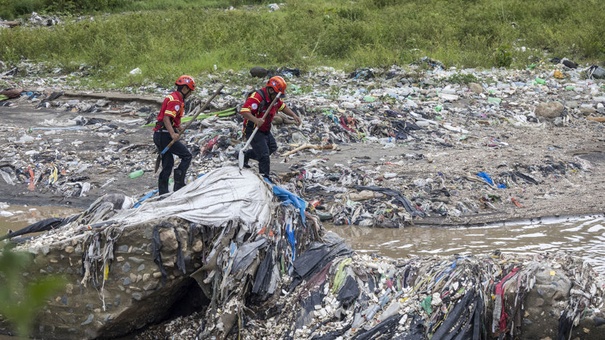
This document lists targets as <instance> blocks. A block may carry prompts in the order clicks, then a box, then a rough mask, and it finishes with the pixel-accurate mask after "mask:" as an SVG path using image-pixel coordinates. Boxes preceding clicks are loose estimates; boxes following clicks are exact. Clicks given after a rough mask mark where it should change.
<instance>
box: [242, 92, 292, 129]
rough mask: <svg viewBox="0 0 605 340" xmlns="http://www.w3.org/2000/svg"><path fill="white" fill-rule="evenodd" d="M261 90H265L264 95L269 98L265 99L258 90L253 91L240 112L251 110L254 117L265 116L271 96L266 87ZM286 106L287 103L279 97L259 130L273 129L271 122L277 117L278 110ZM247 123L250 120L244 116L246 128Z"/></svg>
mask: <svg viewBox="0 0 605 340" xmlns="http://www.w3.org/2000/svg"><path fill="white" fill-rule="evenodd" d="M259 91H262V92H263V95H264V96H265V98H267V100H264V99H263V97H262V96H261V94H259V93H258V91H254V92H252V94H251V95H250V96H249V97H248V99H246V102H245V103H244V106H242V109H241V110H240V114H241V113H244V112H250V113H251V114H252V115H253V116H254V117H258V118H262V117H263V115H264V114H265V111H267V109H268V106H269V104H271V100H270V99H269V98H270V97H269V94H268V93H267V88H266V87H264V88H262V89H260V90H259ZM284 107H286V104H285V103H284V102H283V101H282V100H281V99H277V100H276V101H275V105H273V107H271V108H270V111H269V113H268V114H267V116H266V117H265V123H263V125H262V126H261V127H259V128H258V130H259V131H262V132H269V130H271V122H272V121H273V118H274V117H275V115H276V114H277V112H278V111H281V110H283V109H284ZM250 123H251V122H250ZM247 124H248V120H247V119H245V118H244V128H246V125H247Z"/></svg>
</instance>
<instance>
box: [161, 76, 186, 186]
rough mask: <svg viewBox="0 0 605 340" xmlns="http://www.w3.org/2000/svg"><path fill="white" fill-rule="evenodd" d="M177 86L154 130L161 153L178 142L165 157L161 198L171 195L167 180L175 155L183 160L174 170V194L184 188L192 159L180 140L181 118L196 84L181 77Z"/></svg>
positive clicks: (163, 159) (167, 97) (163, 160)
mask: <svg viewBox="0 0 605 340" xmlns="http://www.w3.org/2000/svg"><path fill="white" fill-rule="evenodd" d="M175 85H176V91H174V92H172V93H171V94H169V95H168V96H166V98H164V102H163V103H162V107H161V109H160V113H158V118H157V122H156V124H155V127H154V128H153V143H155V145H156V146H157V147H158V150H159V152H162V150H164V148H166V146H168V144H170V142H171V141H173V140H174V141H175V142H174V144H172V146H171V147H170V149H168V151H167V152H166V153H165V154H164V155H163V156H162V171H161V172H160V175H159V177H158V191H159V194H160V195H163V194H165V193H168V181H169V180H170V175H171V174H172V168H173V167H174V156H175V155H176V156H178V157H179V158H180V159H181V162H180V164H179V166H178V167H177V168H176V169H174V191H177V190H179V189H180V188H182V187H184V186H185V176H186V174H187V169H189V165H190V164H191V158H192V154H191V152H190V151H189V149H187V147H186V146H185V145H184V144H183V143H181V142H180V141H179V140H178V139H179V132H180V131H181V129H182V128H181V118H182V117H183V113H184V107H185V99H186V98H187V97H189V95H190V94H191V93H192V92H193V90H195V81H194V80H193V78H192V77H191V76H188V75H182V76H180V77H179V78H178V79H177V80H176V82H175Z"/></svg>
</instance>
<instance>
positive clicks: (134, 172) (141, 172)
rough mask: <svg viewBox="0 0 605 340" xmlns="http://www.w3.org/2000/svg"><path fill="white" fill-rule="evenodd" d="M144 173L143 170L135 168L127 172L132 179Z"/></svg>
mask: <svg viewBox="0 0 605 340" xmlns="http://www.w3.org/2000/svg"><path fill="white" fill-rule="evenodd" d="M144 173H145V171H144V170H140V169H139V170H136V171H133V172H131V173H129V174H128V177H130V178H132V179H135V178H139V177H141V176H143V174H144Z"/></svg>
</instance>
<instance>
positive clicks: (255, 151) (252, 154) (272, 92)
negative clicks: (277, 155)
mask: <svg viewBox="0 0 605 340" xmlns="http://www.w3.org/2000/svg"><path fill="white" fill-rule="evenodd" d="M287 86H288V85H287V84H286V81H285V80H284V78H282V77H280V76H274V77H271V79H269V81H268V82H267V85H266V86H265V87H263V88H261V89H259V90H257V91H254V92H253V93H252V94H250V96H249V97H248V98H247V99H246V102H245V103H244V105H243V106H242V108H241V110H240V114H241V115H242V116H243V118H244V136H246V139H248V138H249V137H250V136H251V135H252V132H253V131H254V128H255V127H257V126H258V131H257V132H256V134H255V135H254V137H253V138H252V141H251V142H250V146H251V147H252V148H251V149H250V150H247V151H245V152H244V166H245V167H247V168H249V167H250V166H249V165H248V161H249V160H250V159H254V160H257V161H258V172H259V173H260V174H261V175H262V176H263V177H265V178H268V179H269V178H270V177H269V174H270V172H271V159H270V158H269V156H270V155H271V154H273V153H274V152H275V151H277V142H276V141H275V138H274V137H273V135H272V134H271V122H272V121H273V118H274V117H275V115H276V114H277V112H278V111H283V112H284V113H285V114H287V115H288V116H290V117H292V118H293V119H294V120H295V121H296V124H297V125H300V123H301V120H300V118H299V117H298V116H297V115H296V113H294V112H293V111H292V110H291V109H290V108H289V107H287V106H286V104H285V103H284V102H283V101H282V100H281V98H279V99H277V101H276V102H275V104H274V105H273V107H269V105H270V104H271V102H272V101H273V99H275V97H276V96H277V94H278V93H282V94H285V93H286V87H287ZM267 110H268V114H267V115H266V117H265V118H264V119H263V116H264V114H265V112H266V111H267Z"/></svg>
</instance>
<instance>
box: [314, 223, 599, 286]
mask: <svg viewBox="0 0 605 340" xmlns="http://www.w3.org/2000/svg"><path fill="white" fill-rule="evenodd" d="M326 229H329V230H332V231H334V232H336V233H337V234H339V235H340V236H342V237H344V238H345V239H346V240H347V241H348V243H349V244H350V245H351V246H352V247H353V249H355V250H356V251H358V252H364V253H369V254H372V253H375V254H379V255H383V256H388V257H391V258H400V257H406V256H415V255H418V256H422V255H451V254H484V253H491V252H494V251H495V250H500V251H501V252H502V253H515V254H532V253H534V254H535V253H539V252H554V251H567V252H571V253H574V254H577V255H578V256H582V257H583V258H584V259H585V260H586V261H588V262H589V263H591V264H592V265H593V267H594V268H595V269H596V270H597V271H598V272H599V273H601V274H605V259H604V258H603V254H604V253H605V217H604V216H603V215H599V216H583V217H573V218H556V219H555V218H553V219H542V220H540V221H522V222H515V223H507V224H498V225H492V226H487V227H408V228H403V229H368V228H366V227H357V226H328V225H326Z"/></svg>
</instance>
